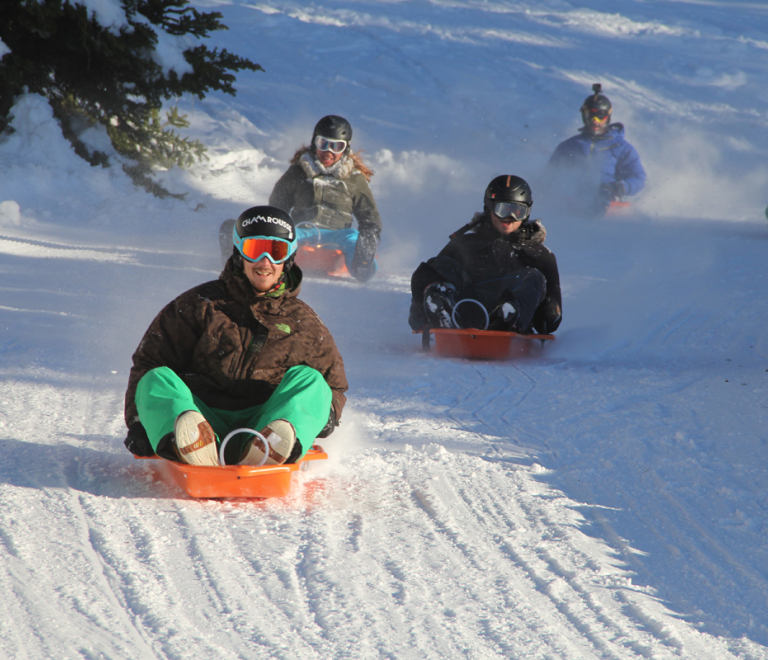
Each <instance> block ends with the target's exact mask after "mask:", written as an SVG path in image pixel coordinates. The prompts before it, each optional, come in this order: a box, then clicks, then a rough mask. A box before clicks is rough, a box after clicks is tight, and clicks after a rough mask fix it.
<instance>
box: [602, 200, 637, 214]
mask: <svg viewBox="0 0 768 660" xmlns="http://www.w3.org/2000/svg"><path fill="white" fill-rule="evenodd" d="M630 206H631V204H630V203H629V202H611V203H610V204H608V208H607V209H605V215H606V216H607V217H610V216H616V215H624V214H625V213H627V211H629V207H630Z"/></svg>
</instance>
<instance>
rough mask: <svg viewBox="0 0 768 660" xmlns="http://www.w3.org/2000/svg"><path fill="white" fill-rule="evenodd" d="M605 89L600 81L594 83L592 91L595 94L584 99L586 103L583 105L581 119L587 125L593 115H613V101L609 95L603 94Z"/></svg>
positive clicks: (600, 116) (602, 116)
mask: <svg viewBox="0 0 768 660" xmlns="http://www.w3.org/2000/svg"><path fill="white" fill-rule="evenodd" d="M602 90H603V86H602V85H601V84H600V83H595V84H594V85H592V91H593V92H594V94H592V95H591V96H588V97H587V98H585V99H584V103H582V105H581V119H582V121H583V122H584V125H585V126H586V125H587V124H588V123H589V120H590V119H591V118H592V117H595V116H597V117H599V118H600V119H603V118H604V117H610V115H611V107H612V106H611V102H610V101H609V100H608V97H607V96H603V95H602V94H601V93H600V92H601V91H602Z"/></svg>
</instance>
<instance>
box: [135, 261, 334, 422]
mask: <svg viewBox="0 0 768 660" xmlns="http://www.w3.org/2000/svg"><path fill="white" fill-rule="evenodd" d="M235 261H236V258H235V257H230V259H229V261H228V262H227V264H226V266H225V267H224V271H223V272H222V273H221V275H220V276H219V279H218V280H214V281H212V282H207V283H205V284H201V285H199V286H197V287H195V288H193V289H190V290H189V291H187V292H186V293H182V294H181V295H180V296H179V297H178V298H176V299H175V300H174V301H172V302H171V303H169V304H168V305H166V306H165V308H164V309H163V310H162V311H161V312H160V313H159V314H158V315H157V317H156V318H155V320H154V321H152V323H151V325H150V326H149V329H148V330H147V331H146V333H145V334H144V338H143V339H142V340H141V343H140V344H139V347H138V348H137V349H136V352H135V353H134V354H133V368H132V369H131V374H130V377H129V380H128V390H127V392H126V394H125V420H126V423H127V424H128V425H129V426H130V424H131V422H133V421H136V420H137V419H138V415H137V411H136V404H135V401H134V399H135V395H136V386H137V385H138V383H139V380H141V377H142V376H143V375H144V374H145V373H147V372H148V371H149V370H150V369H154V368H156V367H163V366H164V367H168V368H170V369H171V370H173V371H174V372H175V373H176V374H177V375H178V376H179V377H180V378H181V379H182V380H183V381H184V382H185V383H186V384H187V386H188V387H189V388H190V390H192V393H193V394H195V395H196V396H198V397H199V398H200V399H202V400H203V401H204V402H205V403H206V404H207V405H209V406H211V407H212V408H219V409H222V410H242V409H245V408H249V407H251V406H255V405H260V404H263V403H265V402H266V401H267V399H268V398H269V397H270V395H271V394H272V392H273V391H274V390H275V388H276V387H277V386H278V385H279V384H280V381H281V380H282V379H283V376H284V375H285V372H286V371H288V369H289V368H291V367H293V366H297V365H307V366H309V367H312V368H313V369H316V370H317V371H319V372H320V373H321V374H322V375H323V377H324V378H325V380H326V382H327V383H328V385H329V386H330V388H331V391H332V393H333V399H332V406H333V409H334V412H335V413H336V419H340V418H341V411H342V408H343V407H344V402H345V401H346V398H345V396H344V392H345V391H346V390H347V387H348V386H347V377H346V374H345V372H344V363H343V361H342V358H341V355H340V354H339V351H338V349H337V348H336V344H335V343H334V341H333V337H331V333H330V332H329V331H328V328H326V327H325V325H324V324H323V322H322V321H321V320H320V318H319V317H318V316H317V314H315V312H314V311H312V309H311V308H310V307H309V306H308V305H307V304H306V303H304V302H302V301H301V300H299V299H298V298H297V295H298V293H299V288H300V284H301V270H300V269H299V268H298V266H293V267H292V268H291V269H290V271H289V272H288V273H286V277H285V280H286V288H285V290H284V293H282V294H281V295H277V294H268V295H267V296H261V297H260V296H256V294H255V293H254V291H253V289H252V287H251V285H250V283H249V282H248V280H247V279H246V277H245V275H244V273H243V272H242V266H241V267H240V270H236V269H235Z"/></svg>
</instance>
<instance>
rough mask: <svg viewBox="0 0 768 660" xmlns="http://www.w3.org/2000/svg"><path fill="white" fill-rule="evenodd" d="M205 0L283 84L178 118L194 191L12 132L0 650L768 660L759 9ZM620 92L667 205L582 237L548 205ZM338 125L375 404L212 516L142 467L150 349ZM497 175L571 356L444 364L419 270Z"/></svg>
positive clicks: (358, 320)
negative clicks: (156, 193)
mask: <svg viewBox="0 0 768 660" xmlns="http://www.w3.org/2000/svg"><path fill="white" fill-rule="evenodd" d="M89 6H90V7H91V8H93V9H94V10H98V12H100V13H104V14H105V15H112V16H117V15H118V12H117V10H116V8H115V7H113V8H112V9H115V11H114V12H112V13H110V11H107V10H108V9H109V3H106V2H105V1H102V2H98V3H96V2H91V3H90V4H89ZM195 6H197V7H198V9H200V10H203V11H220V12H222V13H223V15H224V18H223V21H224V23H225V24H227V25H228V26H229V27H230V30H229V31H227V32H220V33H216V34H214V35H213V37H212V39H211V42H210V44H211V45H212V46H218V47H226V48H227V49H229V50H231V51H233V52H236V53H238V54H241V55H244V56H247V57H250V58H251V59H253V60H254V61H256V62H259V63H260V64H261V65H262V66H264V68H265V72H264V73H250V72H246V73H243V74H241V75H240V76H239V77H238V82H237V85H236V86H237V88H238V90H239V93H238V95H237V96H236V97H234V98H233V97H231V96H228V95H221V94H211V95H210V96H208V97H207V98H206V99H205V100H204V101H202V102H201V101H199V100H195V101H194V103H192V101H191V100H190V99H188V98H187V99H184V100H183V102H182V107H183V109H184V111H185V112H186V113H187V114H188V116H189V118H190V120H191V121H192V136H193V137H194V138H196V139H201V140H203V141H204V142H206V143H207V144H208V145H209V147H210V160H209V161H207V162H205V163H202V164H200V165H198V166H195V167H194V168H192V169H190V170H187V171H181V170H171V171H169V172H165V173H162V174H161V177H162V181H163V182H164V184H165V185H166V186H167V187H168V188H169V189H171V190H172V191H174V192H181V193H186V197H185V199H184V200H183V201H179V200H175V199H164V200H160V199H157V198H155V197H153V196H151V195H149V194H146V193H144V192H141V191H137V190H136V189H135V188H133V187H132V185H131V184H130V182H129V180H128V179H127V177H126V176H125V175H124V174H123V173H122V171H121V170H120V168H119V167H114V168H110V169H101V168H92V167H90V166H89V165H87V164H86V163H85V162H84V161H82V160H80V159H79V158H78V157H77V156H75V154H74V152H73V150H72V149H71V147H70V146H69V144H68V143H67V142H66V141H65V140H64V138H63V137H62V136H61V133H60V131H59V128H58V125H57V123H56V122H55V120H54V119H53V117H52V114H51V112H50V109H49V108H48V106H47V104H46V103H45V101H44V99H41V98H40V97H36V96H26V97H24V98H22V99H21V100H20V101H19V102H18V104H17V105H16V107H15V109H14V115H15V119H14V128H15V132H14V133H13V134H11V135H9V136H6V137H4V138H2V141H1V142H0V270H1V271H2V273H3V279H2V283H1V284H0V291H2V297H1V298H0V354H1V355H2V363H0V401H2V405H0V450H1V453H0V593H2V594H3V597H2V598H1V599H0V657H2V658H24V659H33V658H34V659H35V660H40V659H42V658H55V659H57V660H68V659H70V658H72V659H75V658H77V659H88V660H95V659H106V658H108V659H123V658H125V659H131V660H136V659H142V660H143V659H150V658H153V659H158V658H169V659H174V660H175V659H181V658H194V659H196V660H199V659H207V658H210V659H216V660H223V659H227V660H229V659H235V658H237V659H245V658H285V659H289V658H301V659H304V658H307V659H314V658H323V659H325V658H398V659H401V658H468V659H473V660H474V659H491V658H493V659H495V658H521V659H522V658H525V659H534V658H537V659H539V658H540V659H548V660H551V659H560V658H562V659H568V660H573V659H590V658H600V659H612V660H618V659H622V660H623V659H633V658H643V659H646V658H653V659H666V658H685V659H702V658H704V659H713V660H714V659H716V660H721V659H722V660H724V659H732V658H744V659H766V658H768V472H767V471H766V468H767V467H768V458H767V456H766V452H767V446H768V430H767V429H766V410H767V409H768V330H767V329H766V328H768V309H767V308H766V300H767V299H768V296H766V293H768V277H767V273H766V270H767V268H768V266H767V265H766V264H768V259H766V251H767V250H768V227H767V226H766V221H765V218H764V216H763V208H764V206H765V204H766V203H767V202H768V190H767V188H768V186H767V183H768V168H767V167H766V154H767V153H768V130H766V129H768V112H767V111H766V104H767V103H768V40H766V36H765V35H766V34H768V8H767V7H766V5H765V3H761V2H730V1H726V0H689V1H684V0H679V1H676V0H646V1H644V2H639V1H634V0H612V1H608V0H586V1H583V2H578V3H577V2H568V1H566V0H540V1H538V2H513V1H511V0H494V1H492V2H491V1H483V0H431V1H425V0H410V1H406V0H403V1H394V0H357V1H355V2H352V1H348V2H344V1H343V0H318V1H317V2H313V3H303V2H293V1H290V0H266V1H261V2H253V0H208V1H206V2H198V3H196V5H195ZM598 81H599V82H602V84H603V86H604V91H605V93H606V94H607V95H608V96H609V98H610V99H611V100H612V102H613V105H614V120H615V121H621V122H623V123H624V124H625V126H626V129H627V137H628V139H629V141H630V142H632V143H633V144H634V145H635V146H636V147H637V149H638V151H639V152H640V154H641V157H642V159H643V163H644V165H645V167H646V169H647V171H648V185H647V188H646V190H645V191H643V193H642V194H641V195H640V196H638V198H637V199H636V200H635V201H634V202H633V205H632V207H631V212H630V213H629V214H628V215H626V216H624V217H618V218H613V219H601V220H591V221H587V220H576V219H574V218H573V217H571V216H570V215H569V214H568V213H567V212H562V211H555V210H552V208H553V204H552V203H551V201H552V200H547V199H546V196H542V195H538V196H537V190H540V188H541V186H540V185H539V183H540V179H541V171H542V168H543V166H544V164H545V163H546V161H547V158H548V157H549V155H550V154H551V152H552V150H553V149H554V148H555V146H556V145H557V143H558V142H559V141H560V140H562V139H564V138H565V137H567V136H569V135H572V134H574V133H575V131H576V129H577V127H578V125H579V114H578V108H579V106H580V105H581V102H582V100H583V99H584V97H586V96H587V94H588V93H589V91H590V85H591V84H592V83H593V82H598ZM330 113H334V114H341V115H343V116H345V117H347V118H348V119H349V120H350V121H351V122H352V125H353V127H354V132H355V134H354V139H353V146H354V147H355V148H363V149H365V159H366V162H367V163H368V164H369V165H370V166H372V167H373V169H374V170H375V171H376V174H375V176H374V178H373V180H372V186H373V190H374V193H375V195H376V198H377V201H378V203H379V206H380V210H381V213H382V217H383V222H384V233H383V242H382V245H381V250H380V265H381V272H380V275H379V276H377V278H376V279H374V280H373V281H372V282H371V283H369V284H368V285H359V284H357V283H354V282H352V281H350V280H333V281H330V280H323V279H311V278H308V279H307V280H305V283H304V285H303V290H302V296H303V298H304V299H305V300H306V301H307V302H308V303H310V304H311V305H312V306H313V307H314V308H315V309H316V310H317V311H318V313H319V314H320V315H321V317H322V318H323V319H324V321H325V322H326V324H327V325H328V326H329V328H330V329H331V331H332V333H333V335H334V337H335V339H336V341H337V343H338V345H339V347H340V350H341V352H342V354H343V356H344V359H345V364H346V368H347V372H348V376H349V381H350V389H349V392H348V395H349V402H348V405H347V408H346V409H345V412H344V416H343V420H342V425H341V426H340V427H339V429H338V430H337V431H336V433H334V434H333V436H331V437H330V438H328V439H327V440H325V441H323V443H322V444H323V445H324V447H325V448H326V449H327V451H328V452H329V455H330V459H329V460H328V461H327V462H325V463H324V464H323V463H315V464H314V465H313V469H312V470H310V471H308V472H305V473H301V474H299V475H298V476H297V477H296V478H295V482H294V487H293V489H292V492H291V494H290V495H289V496H288V497H286V498H285V499H281V500H267V501H248V500H235V501H217V500H209V501H205V500H203V501H197V500H192V499H189V498H187V497H186V496H185V495H184V494H183V493H182V492H181V491H179V490H178V489H176V488H175V487H173V486H170V485H166V484H165V483H164V482H162V481H161V480H159V478H158V475H157V473H156V468H155V466H154V464H153V463H152V462H150V461H137V460H135V459H133V458H132V456H131V455H130V454H129V453H128V452H127V451H126V450H125V448H124V447H123V438H124V436H125V427H124V423H123V419H122V410H123V395H124V391H125V386H126V382H127V377H128V371H129V368H130V364H131V354H132V352H133V350H134V349H135V348H136V346H137V345H138V342H139V340H140V338H141V336H142V334H143V332H144V330H145V329H146V327H147V326H148V324H149V323H150V321H151V320H152V318H153V317H154V315H155V314H156V313H157V312H158V311H159V310H160V309H161V307H162V306H163V305H165V304H166V303H167V302H169V301H170V300H171V299H172V298H173V297H175V296H176V295H177V294H179V293H181V292H182V291H184V290H186V289H188V288H190V287H192V286H194V285H196V284H198V283H201V282H204V281H207V280H210V279H214V278H215V277H217V275H218V270H219V256H218V252H219V249H218V245H217V234H218V227H219V224H220V222H221V221H222V220H223V219H225V218H228V217H235V216H236V215H237V214H239V213H240V212H241V211H242V210H244V209H245V208H247V207H248V206H251V205H254V204H261V203H265V202H266V201H267V197H268V195H269V192H270V190H271V187H272V185H273V184H274V182H275V181H276V180H277V178H278V177H279V176H280V174H281V173H282V172H283V171H284V170H285V168H286V167H287V163H288V160H289V158H290V156H291V155H292V154H293V153H294V151H295V150H296V149H297V148H298V147H299V146H300V145H301V144H306V143H308V141H309V139H310V136H311V131H312V127H313V126H314V123H315V122H316V121H317V120H318V119H319V118H320V117H321V116H322V115H324V114H330ZM505 173H514V174H518V175H521V176H523V177H525V178H526V179H528V180H529V181H531V182H532V184H533V187H534V200H535V202H534V215H535V216H536V217H541V219H542V221H543V223H544V224H545V226H546V228H547V231H548V235H547V245H548V246H549V247H550V248H551V249H552V250H553V251H554V252H555V254H556V255H557V257H558V262H559V266H560V272H561V277H562V282H563V290H564V321H563V324H562V326H561V328H560V330H559V331H558V333H557V339H556V341H555V342H553V343H551V344H549V345H548V346H547V347H546V348H545V349H544V350H543V351H535V352H534V353H532V355H531V356H529V357H527V358H525V359H519V360H515V361H501V362H478V361H467V360H458V359H444V358H440V357H437V356H435V355H433V354H425V353H423V352H421V350H420V338H419V337H416V336H414V335H412V334H411V333H410V330H409V328H408V326H407V322H406V319H407V313H408V307H409V302H410V295H409V277H410V274H411V273H412V272H413V270H414V269H415V267H416V266H417V265H418V263H419V262H420V261H422V260H424V259H426V258H428V257H430V256H432V255H434V254H435V253H436V252H437V251H438V250H439V249H440V248H441V247H442V245H444V243H445V242H446V241H447V236H448V234H449V233H450V232H451V231H453V230H455V229H456V228H458V227H460V226H461V225H462V224H464V223H465V222H466V221H468V220H469V219H470V218H471V217H472V214H473V213H474V212H475V211H478V210H479V209H480V205H481V200H482V193H483V190H484V187H485V185H486V184H487V182H488V181H490V180H491V178H492V177H494V176H496V175H498V174H505Z"/></svg>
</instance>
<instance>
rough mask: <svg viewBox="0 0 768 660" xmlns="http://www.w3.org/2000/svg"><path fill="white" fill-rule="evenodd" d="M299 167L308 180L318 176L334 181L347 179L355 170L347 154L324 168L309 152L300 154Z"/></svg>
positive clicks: (353, 163) (353, 162)
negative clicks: (330, 177)
mask: <svg viewBox="0 0 768 660" xmlns="http://www.w3.org/2000/svg"><path fill="white" fill-rule="evenodd" d="M299 165H301V169H303V170H304V172H305V173H306V175H307V176H308V177H309V178H310V179H314V178H316V177H318V176H332V177H334V178H336V179H348V178H349V177H350V176H352V174H353V172H354V171H355V169H357V168H356V167H355V161H353V160H352V159H351V158H350V157H349V155H348V154H344V156H343V157H342V158H340V159H339V160H338V161H336V162H335V163H334V164H333V165H331V166H330V167H325V166H324V165H323V164H322V163H321V162H320V161H318V160H317V159H316V158H315V157H314V156H313V155H312V154H311V153H310V152H309V151H308V152H306V153H304V154H302V155H301V158H299Z"/></svg>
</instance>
